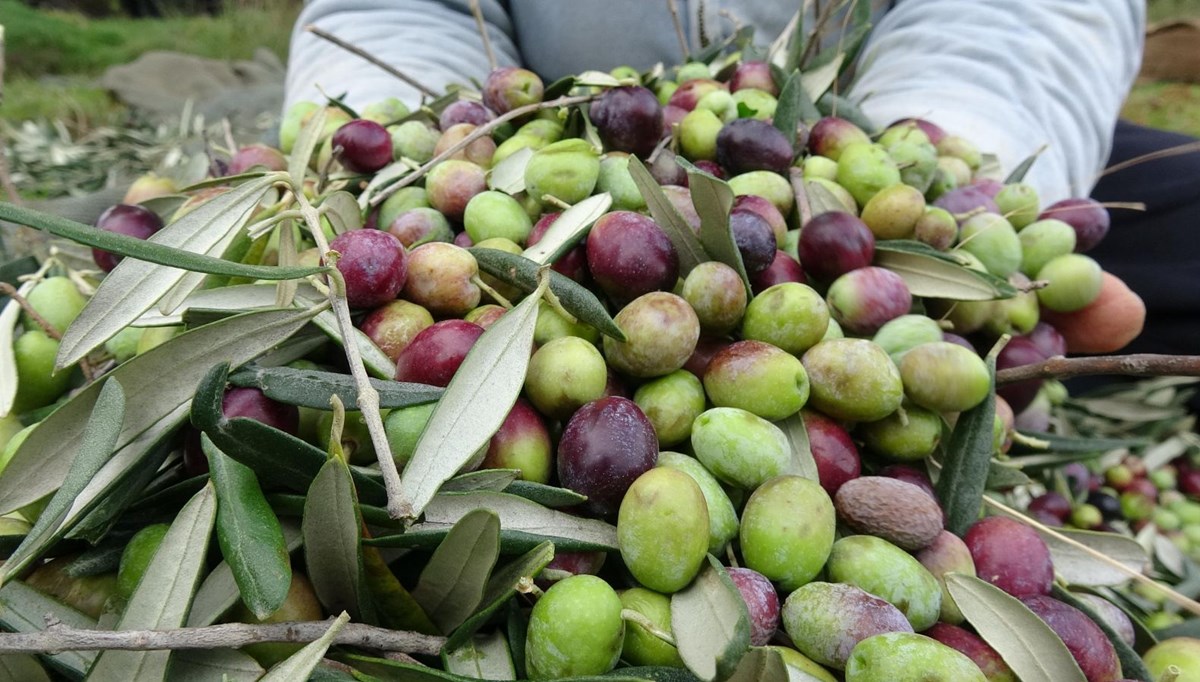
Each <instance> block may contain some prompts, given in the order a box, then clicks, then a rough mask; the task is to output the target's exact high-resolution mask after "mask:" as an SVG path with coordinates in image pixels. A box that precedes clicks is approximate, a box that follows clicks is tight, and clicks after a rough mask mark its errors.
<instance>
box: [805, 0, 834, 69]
mask: <svg viewBox="0 0 1200 682" xmlns="http://www.w3.org/2000/svg"><path fill="white" fill-rule="evenodd" d="M843 4H844V0H841V1H839V2H831V3H829V4H828V5H826V6H825V7H824V8H822V7H821V5H820V3H817V5H816V9H815V10H813V12H814V14H815V15H816V21H815V22H814V24H813V30H812V33H810V34H809V37H808V44H807V45H805V46H804V52H803V54H801V55H800V67H801V68H803V67H804V66H805V65H807V63H808V60H809V58H811V57H813V56H815V55H816V50H817V48H819V47H820V46H821V34H822V33H824V32H825V24H828V23H829V20H830V19H832V18H833V15H835V14H837V11H838V9H840V8H841V7H842V5H843Z"/></svg>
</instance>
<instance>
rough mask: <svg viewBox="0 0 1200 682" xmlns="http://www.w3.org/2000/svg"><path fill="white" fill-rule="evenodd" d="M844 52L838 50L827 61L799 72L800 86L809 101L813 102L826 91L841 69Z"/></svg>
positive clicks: (844, 56)
mask: <svg viewBox="0 0 1200 682" xmlns="http://www.w3.org/2000/svg"><path fill="white" fill-rule="evenodd" d="M845 58H846V55H845V53H844V52H838V53H837V54H835V55H834V56H833V57H832V58H831V59H829V61H828V62H825V63H823V64H820V65H819V66H816V67H815V68H812V69H809V70H808V71H806V72H804V73H802V74H800V87H801V88H802V89H803V90H804V94H805V95H806V96H807V97H808V99H809V101H812V102H815V101H817V100H818V99H820V98H821V95H824V94H825V93H826V92H828V90H829V88H830V87H831V86H832V85H833V82H834V81H835V80H837V76H838V72H839V71H841V68H842V61H843V60H844V59H845Z"/></svg>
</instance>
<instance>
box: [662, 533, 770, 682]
mask: <svg viewBox="0 0 1200 682" xmlns="http://www.w3.org/2000/svg"><path fill="white" fill-rule="evenodd" d="M671 632H672V633H674V635H675V646H676V648H678V649H679V657H680V658H682V659H683V663H684V665H686V666H687V669H688V670H690V671H692V672H693V673H695V675H696V676H697V677H699V678H700V679H701V680H704V681H705V682H714V681H715V680H725V679H728V678H729V676H730V675H732V674H733V672H734V671H735V670H736V669H737V666H738V663H740V662H741V660H742V656H743V655H744V654H745V653H746V651H747V650H748V649H749V648H750V614H749V612H748V611H747V610H746V602H744V601H742V596H741V593H740V592H738V589H737V587H735V586H734V585H733V582H732V581H731V580H730V579H729V576H728V575H727V574H726V573H725V569H724V567H722V566H721V562H719V561H717V559H716V558H715V557H714V556H712V555H711V554H710V555H708V565H707V566H705V567H703V568H701V569H700V574H699V575H697V576H696V579H695V580H693V581H692V584H691V585H689V586H687V587H685V588H684V589H682V590H680V591H679V592H676V593H675V594H674V595H672V596H671Z"/></svg>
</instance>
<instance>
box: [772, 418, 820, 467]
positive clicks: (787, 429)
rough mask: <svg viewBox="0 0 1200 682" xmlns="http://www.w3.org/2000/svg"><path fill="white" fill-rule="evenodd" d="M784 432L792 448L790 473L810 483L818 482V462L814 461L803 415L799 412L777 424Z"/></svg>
mask: <svg viewBox="0 0 1200 682" xmlns="http://www.w3.org/2000/svg"><path fill="white" fill-rule="evenodd" d="M775 425H776V426H778V427H779V428H780V430H781V431H783V435H784V436H786V437H787V441H788V445H789V446H791V450H792V459H791V462H790V464H789V467H788V473H792V474H796V475H797V476H803V477H804V478H807V479H808V480H810V481H818V480H819V476H818V473H817V462H816V460H814V459H813V453H812V446H811V445H810V444H809V441H808V427H807V426H805V425H804V417H803V415H802V413H800V412H797V413H796V414H793V415H792V416H790V417H788V418H787V419H784V420H783V421H779V422H775Z"/></svg>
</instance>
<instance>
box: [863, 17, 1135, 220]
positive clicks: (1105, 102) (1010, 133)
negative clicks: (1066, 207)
mask: <svg viewBox="0 0 1200 682" xmlns="http://www.w3.org/2000/svg"><path fill="white" fill-rule="evenodd" d="M1144 30H1145V2H1144V1H1143V0H1021V2H1019V3H1018V2H1015V1H1011V0H988V1H986V2H983V1H980V0H906V1H903V2H900V3H898V4H897V6H896V8H895V9H893V10H892V11H890V12H888V14H887V15H886V16H885V17H884V18H883V20H882V21H881V22H880V23H879V25H878V27H877V28H876V29H875V32H874V33H873V35H872V37H871V39H870V42H869V44H868V45H867V47H866V49H865V50H864V53H863V57H862V60H861V61H860V67H859V76H858V79H857V81H856V82H855V83H854V85H853V87H852V92H851V95H852V96H853V97H854V98H855V99H859V100H861V101H862V108H863V111H864V113H866V114H867V116H869V117H870V118H871V119H872V120H874V121H875V122H877V123H879V124H884V125H886V124H887V123H890V122H892V121H894V120H896V119H898V118H903V117H907V116H918V117H922V118H927V119H929V120H931V121H933V122H935V123H937V124H939V125H941V126H942V127H944V128H945V129H946V130H947V131H948V132H950V133H953V134H958V135H962V136H964V137H966V138H968V139H970V140H972V141H973V142H975V143H976V144H977V145H979V146H980V148H981V150H982V151H985V152H992V153H995V154H996V155H997V156H998V157H999V159H1000V163H1001V166H1002V167H1003V168H1004V169H1005V170H1006V171H1007V170H1010V169H1012V168H1013V167H1014V166H1016V165H1017V164H1018V163H1020V161H1021V160H1022V159H1024V158H1025V157H1026V156H1028V155H1029V154H1031V153H1033V152H1034V151H1035V150H1036V149H1037V148H1038V147H1040V146H1042V145H1043V144H1045V145H1048V148H1047V150H1046V151H1045V152H1044V153H1043V154H1042V155H1041V157H1040V158H1039V159H1038V161H1037V162H1036V163H1035V164H1034V165H1033V167H1032V169H1031V170H1030V173H1029V174H1028V175H1027V176H1026V181H1027V182H1030V183H1032V184H1033V185H1034V186H1035V187H1036V188H1037V189H1038V190H1039V194H1040V196H1041V199H1042V201H1043V204H1045V203H1049V202H1052V201H1055V200H1057V199H1061V198H1064V197H1067V196H1086V195H1087V194H1088V192H1089V191H1090V190H1091V188H1092V185H1093V184H1094V183H1095V181H1096V173H1097V172H1098V171H1099V170H1101V169H1102V168H1103V166H1104V163H1105V161H1106V160H1107V158H1108V153H1109V150H1110V148H1111V143H1112V132H1113V127H1114V125H1115V123H1116V119H1117V115H1118V112H1119V111H1120V107H1121V102H1122V101H1123V100H1124V98H1125V96H1126V94H1127V93H1128V91H1129V87H1130V85H1131V84H1132V83H1133V79H1134V77H1135V76H1136V75H1137V71H1138V66H1139V64H1140V61H1141V54H1142V40H1143V34H1144Z"/></svg>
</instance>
